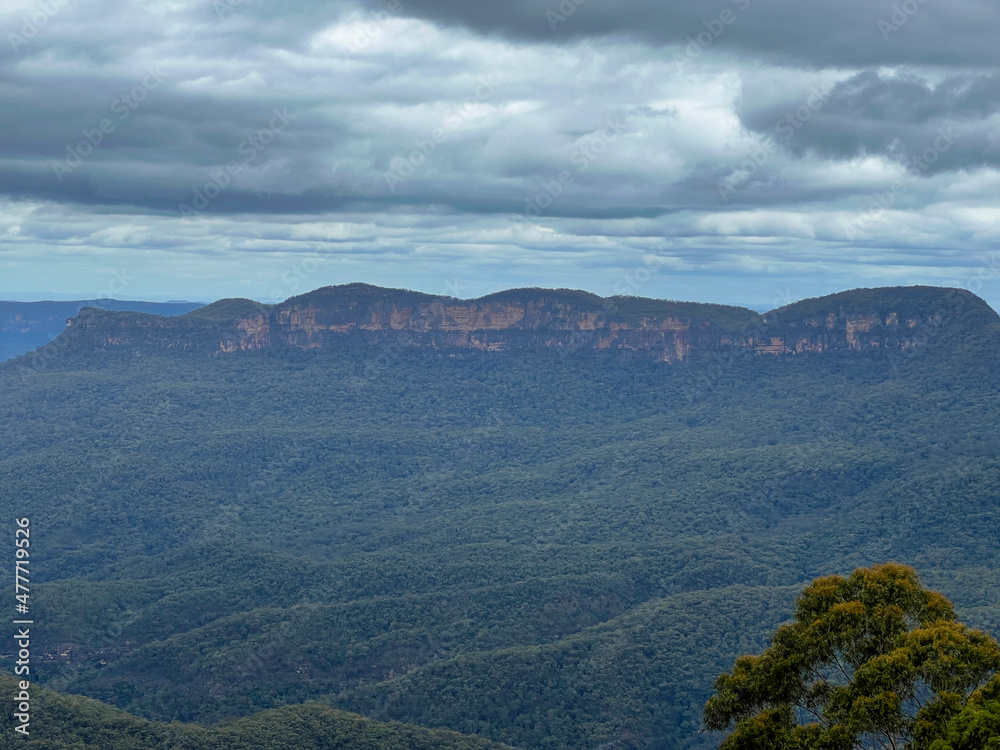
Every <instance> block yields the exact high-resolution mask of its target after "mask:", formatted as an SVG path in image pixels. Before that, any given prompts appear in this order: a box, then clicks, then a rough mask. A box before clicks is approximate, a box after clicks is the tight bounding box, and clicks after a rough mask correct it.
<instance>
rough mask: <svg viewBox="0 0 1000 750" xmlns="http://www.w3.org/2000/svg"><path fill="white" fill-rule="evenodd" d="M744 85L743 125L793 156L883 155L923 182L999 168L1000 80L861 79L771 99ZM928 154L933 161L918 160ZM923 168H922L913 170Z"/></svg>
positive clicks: (868, 75) (871, 75) (763, 90)
mask: <svg viewBox="0 0 1000 750" xmlns="http://www.w3.org/2000/svg"><path fill="white" fill-rule="evenodd" d="M773 88H774V87H773V86H771V85H769V84H768V83H766V82H764V81H761V80H758V81H756V82H755V83H749V84H748V83H745V84H744V88H743V97H742V102H741V107H740V109H739V113H740V117H741V120H742V122H743V124H744V125H745V126H746V127H747V128H748V129H750V130H753V131H756V132H758V133H761V134H768V135H775V136H777V137H779V138H780V140H782V141H783V142H785V143H786V144H787V145H788V147H789V148H790V149H791V150H792V152H793V153H795V154H797V155H799V156H803V155H805V154H806V153H809V152H812V153H815V154H817V155H819V156H823V157H829V158H833V159H851V158H855V157H859V156H865V155H881V156H886V157H888V158H891V159H893V160H897V161H900V162H902V163H905V164H909V165H911V166H915V167H916V168H918V169H920V171H923V172H926V173H928V174H931V173H934V172H939V171H949V170H957V169H971V168H976V167H980V166H984V165H990V166H997V165H998V164H1000V119H998V114H1000V74H997V73H995V72H992V73H989V74H961V75H949V76H947V77H944V78H943V79H941V80H939V81H936V82H932V81H930V80H928V79H927V78H925V77H923V76H919V75H916V74H905V73H903V74H893V75H888V74H879V73H877V72H873V71H866V72H863V73H859V74H857V75H855V76H853V77H851V78H849V79H848V80H845V81H842V82H839V83H837V84H836V85H835V86H833V88H832V89H831V90H829V91H825V92H813V93H810V92H790V93H789V94H788V95H786V96H779V97H774V96H770V95H769V94H770V93H771V92H769V91H768V89H773ZM930 150H933V151H934V152H935V153H934V154H933V155H931V156H930V159H932V161H929V160H927V159H923V157H924V155H925V154H929V153H930ZM916 161H921V162H922V164H924V165H925V166H921V165H920V164H916Z"/></svg>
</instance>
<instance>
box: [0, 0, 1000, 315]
mask: <svg viewBox="0 0 1000 750" xmlns="http://www.w3.org/2000/svg"><path fill="white" fill-rule="evenodd" d="M0 34H2V38H0V104H2V106H0V133H2V135H3V137H2V138H0V296H4V297H7V298H10V297H14V296H19V297H22V298H31V297H35V298H37V297H38V295H39V294H41V293H43V292H44V293H45V295H43V296H53V295H70V296H75V297H85V298H86V297H96V296H116V297H119V298H125V299H129V298H131V299H139V298H145V299H168V298H177V299H195V300H211V299H215V298H218V297H223V296H246V297H252V298H255V299H259V300H263V301H268V302H271V301H276V300H278V299H284V298H285V297H288V296H291V295H292V294H295V293H298V292H302V291H305V290H306V289H310V288H315V287H319V286H323V285H326V284H338V283H347V282H351V281H365V282H369V283H374V284H381V285H386V286H396V287H406V288H411V289H418V290H421V291H425V292H430V293H442V294H451V295H454V296H462V297H469V296H478V295H481V294H485V293H488V292H491V291H495V290H498V289H504V288H509V287H516V286H547V287H570V288H580V289H588V290H590V291H594V292H597V293H599V294H614V293H624V294H639V295H643V296H651V297H662V298H673V299H690V300H701V301H713V302H737V303H747V304H753V305H756V306H761V307H765V308H766V307H770V306H773V305H780V304H784V303H786V302H789V301H791V300H794V299H799V298H802V297H808V296H815V295H817V294H823V293H828V292H834V291H839V290H842V289H847V288H852V287H859V286H884V285H895V284H939V285H953V286H963V287H966V288H971V289H973V290H974V291H977V292H978V293H980V294H981V295H982V296H984V297H985V298H986V299H987V300H988V301H990V302H991V304H993V305H994V306H995V307H1000V253H998V251H1000V247H998V239H1000V202H998V198H1000V172H998V166H1000V65H998V61H1000V54H998V52H997V39H998V38H1000V14H998V13H997V12H996V6H995V3H991V2H987V0H950V2H943V1H942V0H900V1H898V2H897V0H874V1H872V0H838V1H837V2H824V3H815V2H801V1H800V0H671V2H663V0H633V2H624V1H623V0H562V2H561V3H560V2H559V1H558V0H491V1H490V2H469V1H468V0H419V1H416V0H415V1H414V2H404V0H377V1H376V2H356V3H352V2H338V1H334V2H330V1H329V0H327V1H326V2H315V1H314V0H300V1H298V2H279V1H278V0H215V1H214V2H213V0H196V1H194V2H191V1H190V0H163V1H162V2H147V1H146V0H132V1H129V0H4V2H3V3H2V5H0Z"/></svg>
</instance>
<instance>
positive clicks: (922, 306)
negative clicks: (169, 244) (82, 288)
mask: <svg viewBox="0 0 1000 750" xmlns="http://www.w3.org/2000/svg"><path fill="white" fill-rule="evenodd" d="M880 292H884V293H882V294H879V293H880ZM970 315H972V316H973V317H974V318H975V320H976V321H978V324H983V322H984V321H985V322H986V323H991V322H995V321H996V319H997V316H996V313H994V312H993V311H992V310H991V309H990V308H989V307H988V306H987V305H986V304H985V303H984V302H983V301H982V300H980V299H979V298H978V297H975V296H974V295H970V294H969V293H967V292H961V291H957V290H943V289H934V288H929V287H909V288H904V289H892V290H858V291H856V292H846V293H843V294H841V295H833V296H831V297H829V298H820V299H817V300H806V301H804V302H802V303H796V304H795V305H790V306H788V307H786V308H781V309H779V310H775V311H772V312H770V313H767V314H766V315H764V316H760V315H758V314H757V313H755V312H753V311H751V310H747V309H744V308H736V307H723V306H719V305H697V304H690V303H674V302H666V301H659V300H644V299H638V298H609V299H601V298H599V297H596V296H594V295H588V294H586V293H581V292H567V291H565V290H515V291H511V292H504V293H500V294H497V295H490V296H489V297H484V298H481V299H476V300H458V299H454V298H448V297H433V296H430V295H422V294H416V293H412V292H403V291H400V290H389V289H379V288H377V287H369V286H365V285H348V286H344V287H326V288H323V289H319V290H316V291H315V292H311V293H309V294H306V295H302V296H300V297H294V298H292V299H290V300H287V301H286V302H284V303H282V304H280V305H273V306H268V305H258V304H257V303H252V302H250V301H247V300H224V301H222V302H219V303H215V304H214V305H209V306H208V307H206V308H203V309H202V310H199V311H195V312H194V313H190V314H188V315H184V316H181V317H179V318H160V317H158V316H151V315H141V314H137V313H105V312H102V311H96V310H84V311H82V312H81V315H80V316H78V317H77V318H75V319H73V320H72V321H70V322H71V328H72V327H76V329H77V331H76V333H77V335H81V334H82V335H83V336H84V337H85V338H86V339H87V340H88V341H89V342H90V345H92V346H94V347H97V348H121V347H138V346H157V347H161V348H162V347H165V348H168V349H182V350H183V349H188V350H200V351H205V352H206V353H212V354H217V355H218V354H227V353H232V352H237V351H247V350H259V349H267V348H271V347H294V348H297V349H322V348H328V347H344V346H349V345H351V344H353V343H360V344H381V345H385V346H388V345H391V346H397V347H400V346H401V347H424V348H430V349H436V350H442V351H447V350H456V351H457V350H463V349H471V350H481V351H507V350H512V349H517V348H529V347H557V348H560V349H594V350H605V351H618V352H623V353H627V352H635V353H639V354H641V355H643V356H650V357H653V358H655V359H657V360H661V361H664V362H678V361H682V360H685V359H689V358H691V357H698V356H703V355H706V354H710V353H713V352H719V351H734V350H738V351H749V352H753V353H757V354H773V355H790V354H800V353H804V352H826V351H856V352H860V351H871V350H905V349H911V348H915V347H920V346H924V345H926V344H927V343H928V342H929V341H931V340H932V339H933V338H935V336H938V334H940V333H941V332H942V331H944V330H952V329H954V328H955V326H957V325H962V324H967V323H968V322H969V319H970Z"/></svg>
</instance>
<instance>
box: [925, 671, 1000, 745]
mask: <svg viewBox="0 0 1000 750" xmlns="http://www.w3.org/2000/svg"><path fill="white" fill-rule="evenodd" d="M931 750H1000V678H996V677H994V678H993V679H992V680H990V682H988V683H987V684H986V685H984V686H983V687H981V688H980V689H979V690H977V691H976V692H975V693H973V694H972V697H971V698H969V702H968V703H967V704H966V706H965V708H963V709H962V711H961V713H959V714H958V715H957V716H956V717H955V718H953V719H952V720H951V722H950V723H949V724H948V733H947V738H946V739H940V740H937V741H936V742H935V743H934V744H933V745H932V746H931Z"/></svg>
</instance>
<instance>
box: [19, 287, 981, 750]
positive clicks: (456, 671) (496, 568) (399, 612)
mask: <svg viewBox="0 0 1000 750" xmlns="http://www.w3.org/2000/svg"><path fill="white" fill-rule="evenodd" d="M920 294H924V293H923V292H920V293H916V294H914V293H908V294H905V295H901V294H900V293H899V292H898V291H896V290H888V291H886V292H885V293H883V294H882V295H881V296H880V295H878V294H872V293H870V292H866V293H864V294H863V295H859V297H857V298H853V297H848V298H847V299H846V301H845V300H844V299H838V300H835V301H833V302H830V300H827V302H826V306H825V307H824V301H823V300H816V301H809V302H808V303H802V304H803V305H805V306H806V307H805V308H802V309H800V311H799V312H800V313H801V315H799V314H796V315H789V314H788V311H787V309H786V310H785V311H780V312H781V313H782V314H781V316H779V319H778V320H779V322H777V323H774V324H773V325H779V326H782V327H783V330H793V329H796V326H800V325H801V326H805V325H812V324H811V323H809V322H808V321H811V320H826V319H827V317H828V316H829V314H831V313H834V314H836V313H837V311H838V310H839V311H842V310H844V309H848V308H851V309H853V308H852V306H854V308H857V310H859V311H860V313H862V314H865V315H868V314H869V313H871V314H878V315H881V316H882V318H881V320H886V319H888V318H889V317H891V315H892V312H893V310H892V309H891V308H892V307H893V305H894V304H896V303H898V302H899V300H900V299H903V300H904V302H905V304H906V305H908V306H909V308H908V309H915V310H917V312H918V313H919V315H920V317H919V319H920V320H921V321H925V322H923V323H920V324H919V326H918V328H919V330H918V331H916V334H919V337H920V338H919V345H913V346H902V345H896V344H894V345H893V346H892V347H884V348H877V349H876V348H861V349H837V348H830V349H820V350H817V351H803V352H802V353H799V354H791V353H788V354H780V355H771V354H759V353H754V352H753V351H751V352H750V353H749V354H747V353H745V352H742V351H734V350H733V349H720V350H719V351H718V352H717V353H715V355H713V356H711V357H704V358H688V359H685V360H684V361H679V362H671V363H667V362H658V361H655V359H654V358H648V357H642V356H636V355H635V354H634V353H630V352H625V351H619V350H593V349H590V348H583V347H572V346H569V347H567V348H562V349H561V348H555V347H549V346H535V347H530V346H525V347H523V348H511V349H509V350H507V351H502V352H501V351H480V350H473V349H468V348H455V349H448V348H439V349H435V348H432V347H416V346H402V345H392V344H391V342H389V343H387V341H386V340H380V341H365V340H360V339H357V338H351V337H345V338H343V339H342V340H341V339H337V340H336V341H341V343H339V344H337V345H325V346H324V347H322V348H318V349H300V348H296V347H291V346H289V347H270V348H265V349H259V350H247V351H239V350H235V351H231V352H230V353H226V354H219V355H217V356H209V355H206V353H205V352H204V351H201V350H189V351H188V350H184V349H183V348H182V347H177V348H173V349H172V348H169V347H166V346H160V345H157V346H150V347H145V348H144V347H143V346H141V345H134V346H133V345H129V346H128V347H114V346H111V347H107V348H100V349H95V348H94V347H92V346H90V345H89V344H86V345H85V342H88V341H90V340H89V339H86V338H85V337H77V338H76V339H73V338H72V337H70V342H71V343H70V344H68V345H66V346H63V347H61V348H60V349H59V351H58V355H57V356H52V357H49V358H47V359H45V360H43V361H42V363H41V364H38V363H37V362H34V361H29V360H26V359H19V360H14V361H12V362H9V363H6V364H4V365H2V366H0V389H2V396H0V429H2V432H3V435H4V436H5V438H6V439H5V440H4V441H3V442H2V443H0V483H2V484H0V505H2V509H3V514H4V515H5V517H7V518H14V517H22V516H30V517H31V519H32V534H33V536H32V559H33V560H35V561H37V562H36V563H35V566H36V567H35V569H34V575H35V576H36V580H37V584H38V587H37V590H36V591H34V592H33V602H34V607H35V610H34V613H33V614H34V616H35V618H36V620H37V621H38V622H39V623H40V624H39V628H38V632H39V638H41V639H42V640H40V641H39V642H38V649H39V650H38V651H37V654H36V661H37V668H38V672H39V675H38V676H39V678H41V679H42V680H43V682H44V684H45V685H46V686H48V687H50V688H53V689H58V690H63V691H68V692H72V693H80V694H84V695H87V696H91V697H93V698H97V699H99V700H102V701H106V702H108V703H111V704H114V705H116V706H119V707H121V708H122V709H125V710H127V711H129V712H131V713H134V714H136V715H138V716H141V717H145V718H147V719H151V720H156V721H173V720H179V721H184V722H203V723H206V724H214V723H217V722H225V721H228V720H231V719H233V718H235V717H243V716H250V715H252V714H254V713H256V712H259V711H261V710H265V709H271V708H274V707H279V706H283V705H287V704H299V703H302V702H304V701H308V700H315V701H320V702H322V703H324V704H326V705H329V706H332V707H334V708H336V709H340V710H345V711H352V712H357V713H360V714H364V715H365V716H368V717H372V718H375V719H379V720H396V721H403V722H407V723H411V724H417V725H421V726H425V727H431V728H448V729H452V730H455V731H459V732H462V733H466V734H471V733H475V734H478V735H480V736H482V737H487V738H489V739H491V740H494V741H498V742H504V743H509V744H512V745H516V746H519V747H525V748H547V749H548V748H551V749H552V750H562V749H564V748H565V749H569V748H573V749H574V750H576V749H583V748H593V747H596V746H598V745H601V744H602V743H614V744H613V745H612V746H613V747H622V748H624V747H636V748H662V749H664V750H666V749H672V748H712V747H717V746H718V743H719V741H720V736H719V735H715V734H706V733H703V732H702V731H701V727H702V724H701V709H702V706H703V705H704V703H705V700H706V699H707V697H708V696H709V694H710V692H711V686H712V681H713V680H714V678H715V677H716V676H717V675H718V674H719V673H720V672H722V671H724V670H725V669H727V668H728V667H729V666H730V665H731V664H732V663H733V660H734V659H735V658H736V657H737V656H738V655H740V654H743V653H757V652H759V651H761V650H762V649H763V647H764V646H766V644H767V638H768V635H769V634H770V633H771V632H773V631H774V629H775V628H776V627H777V625H779V624H780V623H781V622H783V621H784V620H787V619H788V618H789V617H790V616H791V613H792V611H793V600H794V597H795V595H796V593H797V592H798V591H799V590H800V589H801V588H802V584H803V583H804V582H806V581H809V580H811V579H812V578H815V577H816V576H818V575H824V574H829V573H834V572H841V573H846V572H850V571H851V570H853V569H854V568H856V567H858V566H860V565H868V564H872V563H876V562H883V561H887V560H902V561H905V562H906V563H908V564H911V565H913V566H914V567H915V568H916V569H917V571H918V572H919V573H920V576H921V579H922V580H923V581H924V582H925V583H926V584H927V585H928V586H931V587H932V588H934V589H937V590H940V591H941V592H943V593H944V594H945V595H946V596H948V597H949V598H950V599H951V600H952V601H954V602H955V603H956V605H957V607H958V610H959V614H960V616H961V617H962V618H963V619H964V620H965V621H966V622H968V623H969V624H970V625H975V626H980V627H985V628H987V629H989V630H992V632H994V633H1000V605H998V604H997V602H996V598H995V595H994V592H995V591H996V590H997V587H998V585H1000V544H998V542H1000V540H998V528H1000V527H998V521H1000V518H998V515H1000V514H998V501H1000V497H998V496H1000V458H998V457H997V450H996V446H997V433H996V429H997V428H996V425H997V422H998V419H1000V381H998V376H997V373H998V371H1000V367H998V365H1000V362H998V354H1000V346H998V344H1000V331H998V325H997V322H996V314H995V313H993V312H992V311H991V310H989V308H988V307H986V306H985V304H983V303H982V302H981V301H979V300H976V299H975V298H971V300H969V299H966V301H965V302H964V303H963V304H964V305H965V306H964V307H963V309H962V312H961V314H957V313H956V312H955V308H954V307H947V308H945V307H941V304H942V300H943V299H944V297H943V296H942V293H941V292H940V291H934V292H932V293H928V294H927V296H926V297H924V298H921V297H920ZM921 299H924V302H925V304H924V305H923V306H921V304H920V300H921ZM880 306H881V310H877V309H875V308H878V307H880ZM852 314H853V313H852ZM765 317H767V316H765ZM926 321H936V322H935V323H927V322H926ZM203 322H204V321H203ZM208 322H209V323H210V322H211V321H208ZM205 324H206V325H207V323H205ZM198 325H202V323H199V324H198ZM198 330H202V329H200V328H199V329H198ZM206 330H207V329H206ZM916 334H914V335H916ZM67 335H68V336H69V334H67ZM914 340H915V339H914ZM164 341H166V339H164ZM330 341H334V339H330ZM161 343H162V342H161ZM5 653H6V654H8V655H9V654H10V653H11V652H10V651H9V650H8V651H6V652H5ZM9 665H10V660H9V656H8V657H7V658H5V659H4V666H6V667H8V668H9ZM310 710H314V709H310ZM323 716H327V714H323ZM192 731H194V730H192ZM210 746H211V747H216V745H210ZM262 746H263V745H262ZM304 746H305V747H308V745H304ZM318 746H321V747H327V746H326V745H318ZM218 747H229V746H228V745H218ZM246 747H258V745H247V746H246Z"/></svg>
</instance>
